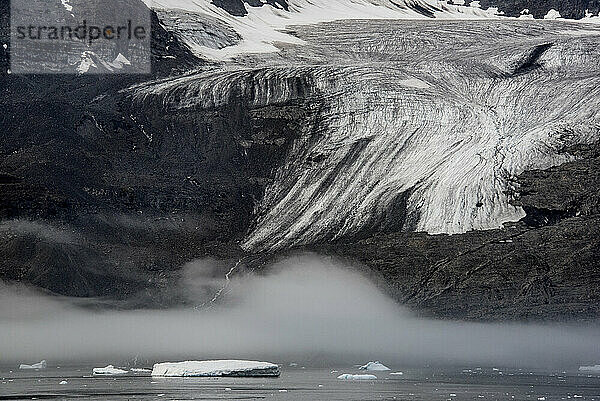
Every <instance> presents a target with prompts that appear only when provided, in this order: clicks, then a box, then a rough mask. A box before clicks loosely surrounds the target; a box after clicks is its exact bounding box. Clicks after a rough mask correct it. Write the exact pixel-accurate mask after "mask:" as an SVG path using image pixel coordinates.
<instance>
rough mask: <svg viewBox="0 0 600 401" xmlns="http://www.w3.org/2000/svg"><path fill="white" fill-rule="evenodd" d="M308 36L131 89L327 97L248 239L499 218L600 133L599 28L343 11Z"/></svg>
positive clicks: (269, 191) (440, 229) (213, 99)
mask: <svg viewBox="0 0 600 401" xmlns="http://www.w3.org/2000/svg"><path fill="white" fill-rule="evenodd" d="M357 32H359V33H358V34H357ZM296 36H297V37H298V38H299V39H301V41H302V44H298V45H297V46H294V47H293V48H291V49H290V50H288V51H286V52H285V53H283V54H282V55H280V56H277V57H275V56H273V57H272V58H269V57H266V56H261V57H259V56H256V59H255V62H254V63H252V62H245V64H244V65H237V64H228V65H226V66H221V67H217V68H214V69H212V70H210V71H201V72H198V73H193V74H189V75H186V76H183V77H179V78H175V79H165V80H159V81H156V82H150V83H145V84H142V85H138V86H136V87H133V88H130V89H129V92H130V94H131V98H132V101H134V102H138V103H144V102H150V101H158V102H162V104H163V105H164V107H165V108H169V109H170V110H177V109H180V110H186V111H190V110H194V109H210V108H213V107H218V106H220V105H224V104H226V103H227V102H228V101H229V99H231V97H232V96H234V95H235V96H242V97H243V98H245V99H248V100H247V101H248V104H249V106H250V107H255V108H258V107H264V106H269V105H275V104H282V103H285V102H289V101H293V100H295V99H304V100H307V101H309V102H311V103H312V104H314V105H315V106H314V108H315V110H318V113H319V115H318V118H314V119H313V120H310V119H307V121H305V127H304V130H303V132H301V133H300V135H299V136H298V138H297V139H295V141H294V143H293V145H292V146H291V147H290V150H289V153H288V154H287V155H286V160H285V162H284V163H282V164H281V165H280V166H279V168H278V169H277V170H276V171H275V173H274V179H273V180H272V182H271V183H270V184H269V185H268V186H267V188H266V190H265V194H264V197H263V198H262V200H261V201H260V202H259V203H258V204H257V205H256V209H255V215H256V224H255V225H254V227H253V230H252V231H251V232H249V233H248V234H247V236H246V238H245V240H244V241H243V243H242V246H243V247H244V248H245V249H247V250H274V249H280V248H284V247H291V246H300V245H304V244H309V243H314V242H319V241H326V240H335V239H339V238H346V237H348V236H354V235H357V234H358V233H361V232H364V231H382V230H383V231H385V230H389V229H393V230H396V231H398V230H401V231H420V232H427V233H430V234H457V233H464V232H467V231H471V230H486V229H495V228H501V227H502V226H503V224H504V223H507V222H513V221H518V220H519V219H521V218H522V217H524V216H525V211H524V210H523V209H522V208H521V207H520V206H519V205H518V204H517V203H515V202H514V201H515V199H516V198H515V196H516V194H517V193H518V189H519V188H518V186H517V185H516V184H515V177H516V176H518V175H519V174H520V173H522V172H523V171H525V170H532V169H546V168H550V167H552V166H556V165H560V164H562V163H565V162H569V161H572V160H575V159H576V157H577V155H576V154H573V153H572V152H571V151H570V149H576V148H577V147H578V146H581V145H585V144H591V143H593V142H595V141H597V140H598V139H599V137H600V134H599V133H600V108H599V107H598V106H599V105H598V103H599V102H600V78H599V77H600V75H599V74H598V71H597V70H598V68H597V66H598V65H599V63H598V61H599V58H600V46H599V44H598V43H599V42H598V40H597V38H598V37H599V36H600V30H599V29H598V28H597V27H596V26H595V25H592V24H574V23H568V22H553V23H548V22H544V21H519V20H506V21H504V20H502V21H501V20H495V21H456V22H453V21H446V22H441V21H437V22H435V23H433V22H428V21H354V22H350V21H344V22H337V23H324V24H319V25H314V26H307V27H296ZM307 112H308V114H309V115H310V112H311V111H310V110H308V111H307ZM315 121H316V122H315ZM250 146H251V145H250Z"/></svg>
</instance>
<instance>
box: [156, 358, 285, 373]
mask: <svg viewBox="0 0 600 401" xmlns="http://www.w3.org/2000/svg"><path fill="white" fill-rule="evenodd" d="M152 376H167V377H215V376H217V377H218V376H235V377H240V376H244V377H277V376H279V366H278V365H275V364H274V363H270V362H257V361H242V360H217V361H186V362H175V363H172V362H165V363H157V364H154V368H153V369H152Z"/></svg>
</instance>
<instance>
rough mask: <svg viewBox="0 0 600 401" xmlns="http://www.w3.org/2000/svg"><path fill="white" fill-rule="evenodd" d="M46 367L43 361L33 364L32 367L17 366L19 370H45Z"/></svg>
mask: <svg viewBox="0 0 600 401" xmlns="http://www.w3.org/2000/svg"><path fill="white" fill-rule="evenodd" d="M46 366H47V364H46V360H45V359H44V360H42V361H40V362H38V363H34V364H33V365H26V364H24V363H22V364H21V365H19V369H46Z"/></svg>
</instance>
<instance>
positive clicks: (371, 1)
mask: <svg viewBox="0 0 600 401" xmlns="http://www.w3.org/2000/svg"><path fill="white" fill-rule="evenodd" d="M145 2H146V4H147V5H148V6H149V7H152V8H153V9H154V10H156V12H157V14H158V15H159V17H160V18H161V23H162V24H163V25H164V26H165V27H166V28H167V29H168V30H170V31H172V32H176V33H179V34H180V35H179V36H180V38H181V39H182V40H183V41H184V42H185V43H186V44H187V45H188V46H189V48H190V49H191V50H192V51H193V52H194V53H195V54H197V55H198V56H201V57H203V58H206V59H211V60H220V61H223V60H230V59H232V58H235V57H237V56H240V55H245V54H253V53H265V52H273V51H277V50H278V49H279V46H281V44H283V43H285V44H302V43H303V42H302V40H300V39H299V38H297V37H295V36H294V35H291V34H289V33H288V32H285V29H286V28H287V27H288V26H291V25H311V24H316V23H321V22H331V21H336V20H381V19H387V20H398V19H411V20H414V19H428V18H437V19H483V18H486V19H489V18H497V17H499V16H500V15H499V13H498V10H497V9H496V8H490V9H487V10H482V9H481V8H479V7H476V6H471V7H470V6H465V5H459V4H453V3H452V2H448V1H444V0H409V1H407V0H396V1H394V0H353V1H348V0H288V1H287V3H288V10H282V9H281V8H279V7H273V6H272V5H270V4H263V5H262V7H251V6H248V5H246V12H247V15H246V16H244V17H239V16H233V15H230V14H229V13H228V12H226V11H225V10H223V9H221V8H219V7H217V6H216V5H215V4H213V3H212V2H211V1H210V0H152V1H150V0H146V1H145ZM198 25H201V26H202V27H203V29H197V27H198ZM192 31H193V32H192Z"/></svg>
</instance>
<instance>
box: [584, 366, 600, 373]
mask: <svg viewBox="0 0 600 401" xmlns="http://www.w3.org/2000/svg"><path fill="white" fill-rule="evenodd" d="M579 371H580V372H598V373H600V365H593V366H580V367H579Z"/></svg>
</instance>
